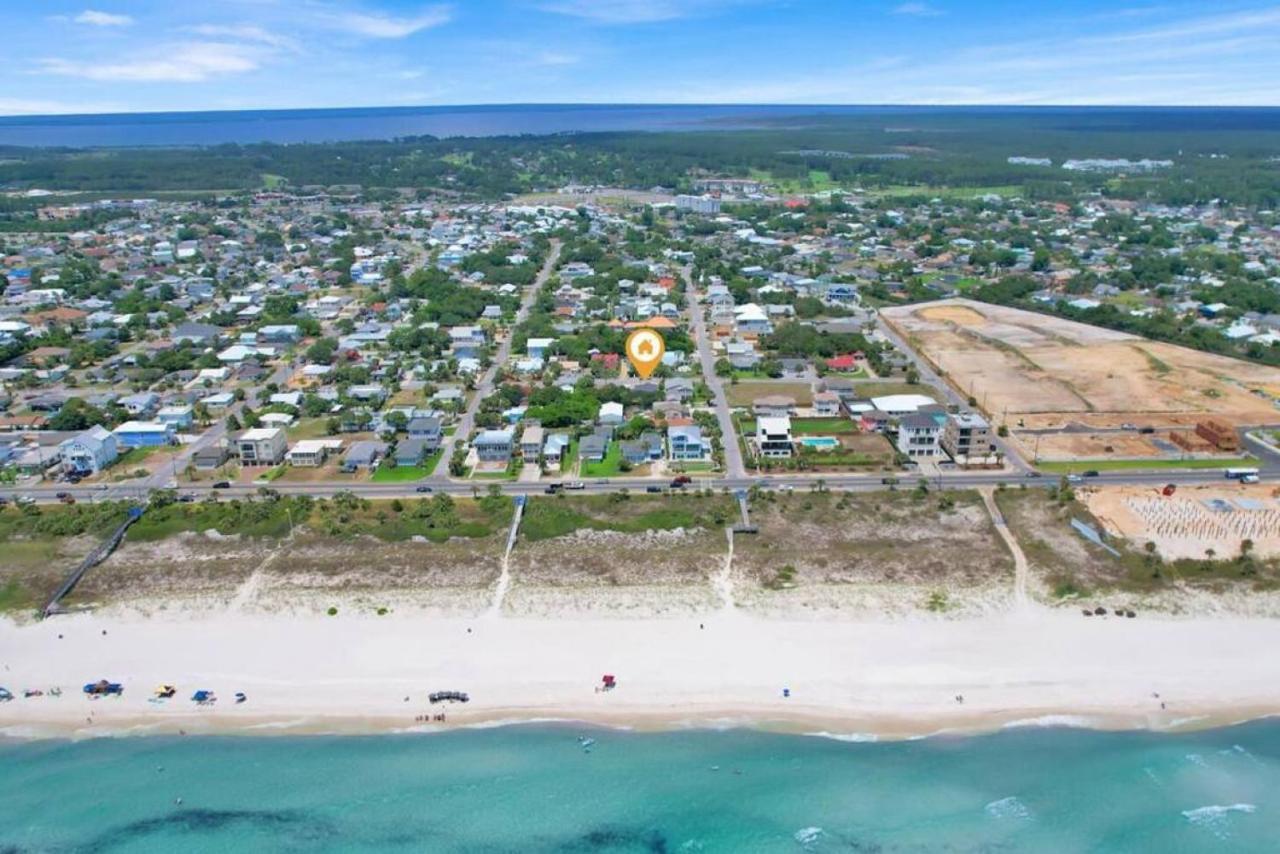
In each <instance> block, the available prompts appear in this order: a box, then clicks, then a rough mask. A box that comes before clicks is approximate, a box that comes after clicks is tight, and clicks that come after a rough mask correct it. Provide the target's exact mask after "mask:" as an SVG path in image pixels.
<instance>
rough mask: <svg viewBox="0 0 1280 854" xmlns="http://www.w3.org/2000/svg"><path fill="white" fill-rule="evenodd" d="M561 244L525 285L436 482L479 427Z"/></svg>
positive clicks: (435, 476) (444, 476)
mask: <svg viewBox="0 0 1280 854" xmlns="http://www.w3.org/2000/svg"><path fill="white" fill-rule="evenodd" d="M560 247H561V244H560V241H558V240H553V241H552V242H551V252H550V254H548V255H547V260H546V262H545V263H543V265H542V269H541V270H539V271H538V276H537V278H535V279H534V280H533V284H532V285H530V286H529V287H527V288H525V292H524V299H523V300H521V302H520V308H519V309H517V311H516V319H515V322H514V323H512V324H511V328H510V329H508V330H507V337H506V338H504V339H502V342H501V343H500V344H498V352H497V354H496V355H495V356H494V357H493V364H491V365H490V366H489V369H488V370H487V371H485V372H484V375H483V376H482V377H481V378H480V382H479V383H477V384H476V390H475V394H473V395H472V396H471V402H470V403H468V404H467V408H466V411H464V412H463V413H462V417H461V418H460V419H458V429H457V430H455V431H454V433H453V442H446V443H445V452H444V453H443V454H441V455H440V461H439V462H437V463H436V470H435V471H434V472H432V474H431V480H432V482H434V483H443V482H444V481H446V480H448V478H449V458H450V457H451V456H452V452H451V447H452V445H453V444H454V443H456V442H466V441H468V440H469V439H470V436H471V431H472V430H473V429H475V424H476V413H477V412H479V411H480V402H481V401H483V400H484V399H485V398H486V397H488V396H489V395H491V394H493V383H494V380H495V379H496V378H497V376H498V371H499V370H501V369H502V368H504V367H506V364H507V359H508V358H509V357H510V356H511V342H512V341H513V340H514V338H515V328H516V327H517V326H519V325H520V324H521V323H523V322H524V319H525V318H526V317H528V316H529V310H530V309H531V308H533V304H534V302H535V301H536V300H537V299H538V294H539V293H540V292H541V291H542V286H543V285H545V284H546V283H547V279H548V278H550V276H551V274H552V272H554V271H555V269H556V262H557V261H559V260H560Z"/></svg>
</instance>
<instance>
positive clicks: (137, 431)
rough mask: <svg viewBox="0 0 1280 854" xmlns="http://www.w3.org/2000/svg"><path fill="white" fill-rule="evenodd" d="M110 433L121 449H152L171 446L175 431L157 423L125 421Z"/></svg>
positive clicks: (171, 426) (170, 425)
mask: <svg viewBox="0 0 1280 854" xmlns="http://www.w3.org/2000/svg"><path fill="white" fill-rule="evenodd" d="M112 432H113V433H114V434H115V437H116V442H118V443H119V445H120V447H122V448H153V447H157V446H160V445H172V444H173V442H174V435H175V433H176V432H177V429H176V428H175V427H174V426H173V425H172V424H162V423H160V422H159V421H126V422H125V423H123V424H121V425H120V426H119V427H117V428H116V429H115V430H113V431H112Z"/></svg>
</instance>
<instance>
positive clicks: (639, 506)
mask: <svg viewBox="0 0 1280 854" xmlns="http://www.w3.org/2000/svg"><path fill="white" fill-rule="evenodd" d="M732 517H733V505H732V502H731V500H730V499H728V498H726V497H724V496H713V497H705V496H700V495H678V494H677V495H668V496H662V497H652V498H651V497H649V496H648V495H646V496H644V497H640V496H634V497H633V496H626V495H621V494H614V495H590V496H574V497H568V496H566V497H563V498H562V497H559V496H557V497H554V498H533V499H531V500H530V501H529V503H528V504H527V505H526V506H525V512H524V519H523V520H522V521H521V524H520V534H521V536H522V537H523V538H524V539H527V540H530V541H537V540H549V539H552V538H554V537H563V536H567V535H569V534H572V533H573V532H574V531H578V530H585V529H590V530H596V531H619V532H622V533H640V532H643V531H670V530H674V529H676V528H685V529H692V528H708V527H723V526H724V525H725V524H726V523H727V522H728V521H729V520H731V519H732Z"/></svg>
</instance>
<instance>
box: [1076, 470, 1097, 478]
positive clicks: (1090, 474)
mask: <svg viewBox="0 0 1280 854" xmlns="http://www.w3.org/2000/svg"><path fill="white" fill-rule="evenodd" d="M1081 474H1083V475H1084V476H1085V477H1097V476H1098V475H1099V474H1101V472H1099V471H1098V470H1097V469H1089V470H1088V471H1085V472H1081Z"/></svg>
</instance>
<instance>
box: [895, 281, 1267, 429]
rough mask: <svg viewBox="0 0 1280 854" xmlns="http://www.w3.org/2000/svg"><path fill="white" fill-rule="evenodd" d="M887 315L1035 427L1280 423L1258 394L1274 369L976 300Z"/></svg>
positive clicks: (958, 377)
mask: <svg viewBox="0 0 1280 854" xmlns="http://www.w3.org/2000/svg"><path fill="white" fill-rule="evenodd" d="M882 315H883V317H884V318H885V319H886V320H887V321H888V322H889V323H890V324H892V325H893V326H894V327H895V328H896V329H897V330H898V331H899V332H900V333H901V334H902V335H903V336H905V337H906V338H907V339H908V340H909V341H910V342H911V343H912V344H913V346H915V347H916V348H918V349H919V350H920V352H921V353H922V354H923V355H925V356H926V357H927V358H928V359H929V360H930V361H931V362H933V363H934V364H935V365H937V366H938V367H939V368H940V369H941V370H942V371H943V372H945V374H946V376H947V378H948V379H949V380H950V382H951V383H952V384H953V385H954V386H955V387H956V388H957V389H958V390H960V391H961V392H962V393H964V394H966V395H972V396H973V397H975V398H977V400H978V403H979V405H980V406H981V407H982V408H983V409H984V410H986V412H987V413H989V414H992V415H993V417H998V416H1003V415H1004V414H1005V413H1007V416H1008V421H1009V422H1016V421H1018V420H1021V421H1023V422H1025V426H1026V427H1029V428H1034V427H1058V426H1062V425H1064V424H1066V423H1068V422H1072V421H1075V422H1079V423H1082V424H1087V425H1092V426H1096V427H1112V426H1119V425H1120V424H1122V423H1125V422H1132V423H1135V424H1138V425H1147V424H1150V425H1153V426H1162V425H1170V424H1178V423H1181V424H1186V423H1189V422H1194V421H1195V420H1196V418H1197V417H1201V416H1207V415H1213V416H1215V417H1217V418H1221V419H1224V420H1226V421H1228V422H1231V423H1233V424H1237V425H1243V424H1257V423H1266V422H1269V421H1274V420H1276V410H1275V408H1274V407H1273V406H1272V404H1271V400H1270V398H1269V397H1268V396H1265V395H1259V394H1255V393H1254V390H1255V389H1275V388H1280V370H1277V369H1274V368H1268V367H1265V366H1262V365H1254V364H1251V363H1248V362H1244V361H1240V360H1238V359H1231V358H1227V357H1225V356H1216V355H1213V354H1209V353H1201V352H1198V351H1196V350H1191V349H1188V348H1185V347H1178V346H1175V345H1172V344H1164V343H1160V342H1154V341H1148V340H1146V339H1143V338H1138V337H1136V336H1132V335H1128V334H1125V333H1120V332H1113V331H1111V330H1107V329H1101V328H1099V327H1093V326H1089V325H1087V324H1082V323H1076V322H1074V321H1069V320H1063V319H1061V318H1055V317H1050V316H1047V315H1041V314H1036V313H1034V312H1029V311H1023V310H1021V309H1015V308H1007V307H1004V306H994V305H987V304H985V303H978V302H974V301H972V300H963V299H957V300H943V301H941V302H936V303H926V304H923V305H916V306H900V307H895V308H888V309H885V310H884V311H883V312H882Z"/></svg>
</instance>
